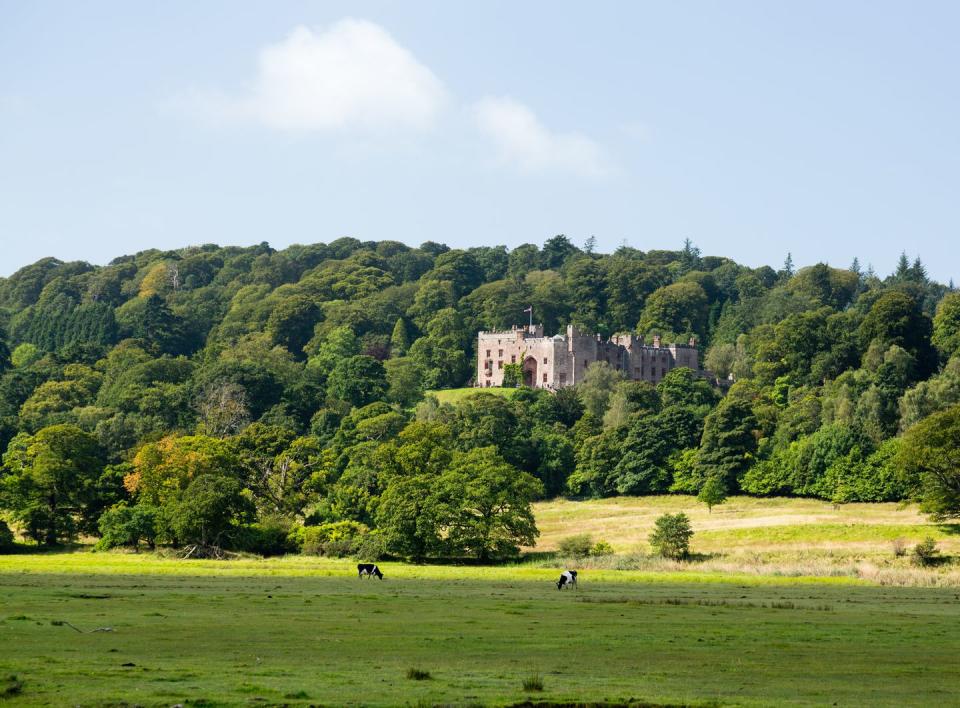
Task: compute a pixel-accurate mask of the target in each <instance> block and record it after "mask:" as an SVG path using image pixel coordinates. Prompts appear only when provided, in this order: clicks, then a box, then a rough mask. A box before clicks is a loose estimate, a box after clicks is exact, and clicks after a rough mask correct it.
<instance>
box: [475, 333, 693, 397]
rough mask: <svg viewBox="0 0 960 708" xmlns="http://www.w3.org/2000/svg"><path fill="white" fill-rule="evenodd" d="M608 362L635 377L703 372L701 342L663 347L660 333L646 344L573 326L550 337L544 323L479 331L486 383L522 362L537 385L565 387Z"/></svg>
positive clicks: (480, 371)
mask: <svg viewBox="0 0 960 708" xmlns="http://www.w3.org/2000/svg"><path fill="white" fill-rule="evenodd" d="M598 361H606V362H607V363H608V364H610V366H612V367H613V368H614V369H617V370H618V371H622V372H623V374H624V376H625V377H626V378H628V379H632V380H634V381H649V382H650V383H654V384H655V383H657V382H658V381H660V380H661V379H662V378H663V377H664V376H666V375H667V372H668V371H670V369H675V368H677V367H681V366H685V367H688V368H691V369H693V370H694V371H698V372H699V371H700V361H699V358H698V356H697V345H696V342H695V341H694V340H693V339H691V340H690V342H689V344H685V345H684V344H668V345H665V346H661V344H660V337H658V336H655V337H654V338H653V344H645V343H644V340H643V337H637V336H636V335H633V334H622V335H617V336H615V337H613V338H612V339H608V340H603V339H602V338H601V337H600V336H599V335H597V336H591V335H586V334H581V333H580V332H578V331H577V329H576V328H575V327H573V326H572V325H571V326H568V327H567V333H566V335H562V334H557V335H554V336H553V337H545V336H544V334H543V325H533V326H531V327H516V326H515V327H514V328H513V329H512V330H510V331H509V332H480V333H479V334H478V335H477V378H476V385H477V386H479V387H481V388H486V387H489V386H501V385H502V384H503V372H504V368H503V367H504V366H506V365H507V364H520V365H521V366H522V367H523V383H524V384H525V385H526V386H532V387H535V388H562V387H563V386H573V385H575V384H577V383H580V382H581V381H583V375H584V373H585V372H586V370H587V367H588V366H590V365H591V364H594V363H596V362H598Z"/></svg>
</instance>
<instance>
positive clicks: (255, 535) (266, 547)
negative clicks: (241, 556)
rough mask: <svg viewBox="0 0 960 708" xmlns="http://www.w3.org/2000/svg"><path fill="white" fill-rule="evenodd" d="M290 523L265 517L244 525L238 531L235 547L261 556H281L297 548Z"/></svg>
mask: <svg viewBox="0 0 960 708" xmlns="http://www.w3.org/2000/svg"><path fill="white" fill-rule="evenodd" d="M292 526H293V525H292V524H291V523H290V522H289V521H288V520H286V519H282V518H266V519H263V520H262V521H260V522H259V523H256V524H251V525H250V526H247V527H245V528H244V529H243V530H242V532H241V533H240V537H239V539H238V543H237V548H239V549H240V550H242V551H248V552H250V553H257V554H259V555H261V556H282V555H283V554H285V553H291V552H293V551H296V550H297V546H296V544H295V543H294V541H293V540H292V539H291V528H292Z"/></svg>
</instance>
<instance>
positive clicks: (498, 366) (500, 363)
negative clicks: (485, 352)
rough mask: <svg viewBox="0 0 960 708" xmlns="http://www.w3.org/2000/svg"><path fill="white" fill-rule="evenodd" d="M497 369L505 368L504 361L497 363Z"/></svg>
mask: <svg viewBox="0 0 960 708" xmlns="http://www.w3.org/2000/svg"><path fill="white" fill-rule="evenodd" d="M497 368H498V369H502V368H503V360H502V359H501V360H500V361H498V362H497Z"/></svg>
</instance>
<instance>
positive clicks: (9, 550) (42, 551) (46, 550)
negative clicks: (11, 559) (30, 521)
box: [0, 543, 90, 556]
mask: <svg viewBox="0 0 960 708" xmlns="http://www.w3.org/2000/svg"><path fill="white" fill-rule="evenodd" d="M89 548H90V545H89V544H83V543H65V544H63V545H59V546H39V545H35V544H32V543H14V544H13V545H12V546H4V547H3V548H0V555H7V556H13V555H31V556H34V555H45V556H56V555H67V554H70V553H76V552H77V551H79V550H83V549H89Z"/></svg>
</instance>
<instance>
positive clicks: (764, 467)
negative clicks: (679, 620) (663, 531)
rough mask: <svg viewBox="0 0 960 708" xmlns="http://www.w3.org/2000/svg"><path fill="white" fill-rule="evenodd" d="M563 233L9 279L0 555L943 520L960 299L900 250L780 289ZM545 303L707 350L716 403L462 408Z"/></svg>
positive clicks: (805, 276) (435, 552) (524, 403)
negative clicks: (910, 507)
mask: <svg viewBox="0 0 960 708" xmlns="http://www.w3.org/2000/svg"><path fill="white" fill-rule="evenodd" d="M591 246H592V244H591V243H589V242H588V244H586V246H585V247H584V248H582V249H581V248H578V247H576V246H574V245H573V244H572V243H571V242H570V241H569V240H568V239H566V238H565V237H563V236H557V237H554V238H551V239H550V240H548V241H547V242H546V243H545V244H544V246H543V247H542V248H540V247H537V246H535V245H523V246H520V247H518V248H515V249H513V250H511V251H508V249H506V248H505V247H502V246H501V247H482V248H471V249H468V250H451V249H449V248H447V247H446V246H444V245H441V244H438V243H433V242H427V243H424V244H423V245H422V246H420V247H419V248H409V247H407V246H405V245H403V244H400V243H397V242H393V241H383V242H379V243H374V242H360V241H357V240H354V239H349V238H344V239H339V240H336V241H334V242H332V243H329V244H316V245H311V246H291V247H290V248H287V249H285V250H282V251H277V250H274V249H272V248H270V247H269V246H268V245H267V244H261V245H259V246H255V247H251V248H220V247H217V246H212V245H207V246H199V247H192V248H186V249H183V250H179V251H167V252H161V251H145V252H142V253H138V254H136V255H134V256H124V257H122V258H117V259H116V260H114V261H113V262H112V263H110V264H109V265H108V266H104V267H96V266H92V265H89V264H87V263H82V262H75V263H64V262H61V261H58V260H56V259H53V258H47V259H44V260H41V261H39V262H37V263H35V264H33V265H30V266H27V267H25V268H23V269H21V270H20V271H18V272H17V273H15V274H14V275H12V276H11V277H9V278H6V279H0V325H2V330H3V333H2V335H0V449H2V450H3V451H5V452H4V454H3V467H2V472H0V509H2V512H0V513H2V514H3V517H4V518H5V519H6V523H3V522H0V545H4V544H7V545H9V544H10V543H11V539H12V534H11V533H10V530H9V529H8V528H7V525H9V527H10V528H12V529H14V530H15V531H17V532H18V533H19V534H21V535H22V536H23V537H26V538H28V539H32V540H33V541H35V542H36V543H38V544H43V545H56V544H60V543H63V542H67V541H70V540H72V539H76V538H78V537H81V536H84V537H88V536H99V537H100V542H99V543H100V546H101V547H111V546H134V547H139V546H140V545H141V544H146V545H148V546H150V547H153V546H155V545H156V544H164V545H170V546H173V547H175V548H178V549H181V551H182V552H183V553H185V554H190V553H198V554H202V553H207V552H208V551H209V549H213V552H216V549H220V548H223V549H236V550H248V551H253V552H259V553H264V554H269V553H283V552H291V551H297V550H300V551H302V552H307V553H321V554H328V555H348V554H353V555H357V556H363V557H366V558H374V557H378V556H380V555H383V554H391V555H394V556H397V557H406V558H413V559H424V558H431V557H460V558H464V557H472V558H477V559H480V560H492V559H498V558H504V557H509V556H512V555H514V554H516V553H517V551H518V549H519V547H520V546H524V545H529V544H532V543H534V542H535V539H536V536H537V529H536V526H535V523H534V519H533V515H532V513H531V507H530V503H531V501H532V500H535V499H538V498H543V497H553V496H557V495H569V496H574V497H602V496H611V495H621V494H622V495H626V494H630V495H645V494H662V493H671V492H683V493H692V494H698V495H699V496H700V498H701V500H703V501H704V502H706V503H707V504H709V505H713V504H717V503H721V502H722V501H723V499H724V498H725V496H726V495H728V494H732V493H738V494H751V495H796V496H811V497H819V498H823V499H828V500H832V501H834V502H836V503H844V502H850V501H887V500H899V499H907V498H918V499H920V500H921V501H922V504H923V508H924V509H925V510H927V511H929V512H930V513H931V514H933V515H934V516H935V517H937V518H949V517H951V516H956V515H957V514H958V510H960V477H958V471H957V470H958V469H960V457H958V456H960V453H958V450H960V406H958V404H960V294H958V293H956V292H953V288H952V285H951V286H949V287H948V286H944V285H941V284H938V283H935V282H932V281H931V280H930V279H929V278H928V277H927V275H926V273H925V271H924V267H923V265H922V263H921V262H920V261H919V259H917V260H916V261H913V262H910V261H909V259H907V258H906V256H904V257H902V258H901V262H900V264H899V266H898V267H897V269H896V271H895V272H894V273H893V274H891V275H889V276H887V277H884V278H881V277H878V276H877V275H876V274H874V273H873V272H872V270H869V269H868V270H867V271H862V270H861V269H860V267H859V265H858V264H857V263H856V262H854V264H853V265H852V266H851V267H850V268H848V269H837V268H831V267H828V266H827V265H824V264H817V265H814V266H811V267H808V268H804V269H802V270H800V271H799V272H794V269H793V266H792V264H791V262H790V259H789V258H788V259H787V262H786V263H785V264H784V266H783V267H782V268H781V269H779V270H774V269H773V268H770V267H761V268H756V269H753V268H748V267H745V266H742V265H738V264H737V263H735V262H733V261H731V260H729V259H727V258H720V257H710V256H702V255H701V254H700V253H699V251H698V250H697V249H696V248H694V247H693V246H692V245H691V244H690V243H689V242H688V243H687V244H686V245H685V247H684V248H683V249H682V250H679V251H647V252H642V251H639V250H635V249H632V248H627V247H622V248H620V249H618V250H617V251H616V252H615V253H612V254H609V255H601V254H597V253H594V252H593V248H592V247H591ZM531 304H532V306H533V308H534V313H535V315H536V318H537V320H539V321H542V322H543V324H544V326H545V328H546V331H547V332H553V331H556V330H559V329H561V328H562V327H563V326H564V325H566V324H568V323H573V324H576V325H577V326H578V327H580V328H582V329H584V330H587V331H592V332H596V333H599V334H602V335H610V334H613V333H615V332H624V331H632V332H636V333H640V334H644V335H649V334H652V333H660V334H661V335H663V337H664V339H665V341H672V340H674V339H676V340H678V341H686V338H687V337H688V336H690V335H694V336H696V337H697V339H698V340H699V342H700V343H701V353H702V356H703V357H704V364H705V366H706V368H707V369H709V370H710V371H712V372H714V374H715V375H716V376H717V377H719V378H722V379H727V378H728V376H732V377H733V380H734V381H735V383H733V385H732V386H730V387H729V389H728V390H723V389H721V388H719V387H717V386H714V385H711V384H710V383H709V382H708V381H706V380H704V379H701V378H698V377H696V376H695V375H694V374H693V372H691V371H690V370H689V369H677V370H674V371H672V372H670V374H669V375H668V376H667V377H666V378H665V379H664V380H663V381H662V382H661V383H660V384H659V385H657V386H656V387H653V386H651V385H649V384H646V383H639V382H627V381H623V380H621V379H620V378H619V374H618V373H617V372H616V371H614V370H612V369H611V368H610V367H609V366H607V365H605V364H602V363H598V364H595V365H594V366H592V367H591V368H590V369H589V372H588V376H587V380H586V381H585V382H584V383H583V384H581V385H580V386H579V387H577V388H576V389H564V390H560V391H558V392H556V393H550V392H545V391H538V390H527V389H518V390H516V392H514V393H512V394H511V395H509V396H503V395H493V394H491V393H477V394H476V395H474V396H469V397H466V398H464V399H463V400H462V401H460V402H459V403H458V404H456V405H449V404H441V403H440V402H439V401H438V399H437V398H436V397H434V396H431V395H429V394H427V393H426V392H427V391H430V390H435V389H443V388H452V387H462V386H465V385H469V382H470V379H471V375H472V372H473V370H474V362H475V355H476V352H475V346H476V344H475V343H476V332H477V330H481V329H487V330H489V329H496V328H509V327H510V326H511V325H512V324H514V323H516V322H517V321H518V320H521V319H522V318H523V314H522V312H523V309H524V308H525V307H527V306H528V305H531Z"/></svg>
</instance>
